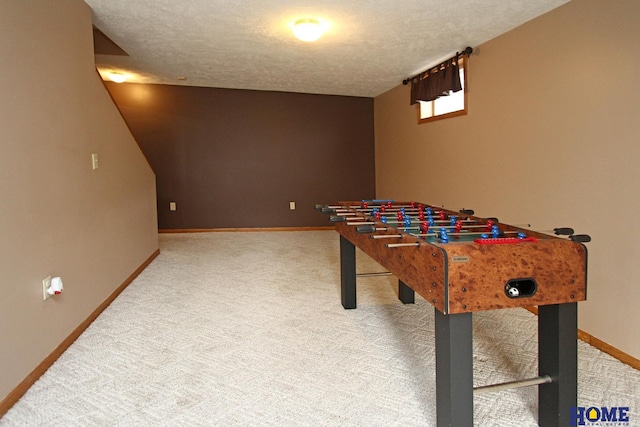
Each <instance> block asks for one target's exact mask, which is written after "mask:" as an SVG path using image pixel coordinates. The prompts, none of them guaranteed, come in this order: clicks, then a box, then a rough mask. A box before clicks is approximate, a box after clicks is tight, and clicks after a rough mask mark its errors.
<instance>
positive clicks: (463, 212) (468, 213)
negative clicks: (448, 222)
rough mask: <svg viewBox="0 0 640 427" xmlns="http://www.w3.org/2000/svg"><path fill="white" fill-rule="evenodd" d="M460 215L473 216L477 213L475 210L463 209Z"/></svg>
mask: <svg viewBox="0 0 640 427" xmlns="http://www.w3.org/2000/svg"><path fill="white" fill-rule="evenodd" d="M460 213H461V214H464V215H473V214H474V213H475V211H474V210H473V209H465V208H462V209H460Z"/></svg>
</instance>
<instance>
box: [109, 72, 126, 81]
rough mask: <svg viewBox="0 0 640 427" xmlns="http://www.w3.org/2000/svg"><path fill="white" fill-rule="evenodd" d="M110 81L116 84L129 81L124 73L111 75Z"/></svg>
mask: <svg viewBox="0 0 640 427" xmlns="http://www.w3.org/2000/svg"><path fill="white" fill-rule="evenodd" d="M109 80H111V81H112V82H115V83H122V82H124V81H125V80H127V76H126V75H125V74H122V73H109Z"/></svg>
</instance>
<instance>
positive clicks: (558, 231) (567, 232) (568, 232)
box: [553, 227, 574, 236]
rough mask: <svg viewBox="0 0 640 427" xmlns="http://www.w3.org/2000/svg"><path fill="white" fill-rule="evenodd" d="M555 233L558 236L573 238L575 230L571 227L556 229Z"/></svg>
mask: <svg viewBox="0 0 640 427" xmlns="http://www.w3.org/2000/svg"><path fill="white" fill-rule="evenodd" d="M553 232H554V233H556V234H557V235H558V236H571V235H572V234H573V233H574V231H573V228H571V227H560V228H554V229H553Z"/></svg>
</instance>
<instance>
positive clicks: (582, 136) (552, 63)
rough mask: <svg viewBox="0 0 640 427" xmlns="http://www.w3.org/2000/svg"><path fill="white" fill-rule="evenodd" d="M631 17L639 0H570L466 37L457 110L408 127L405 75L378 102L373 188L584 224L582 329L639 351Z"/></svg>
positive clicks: (638, 119) (635, 29)
mask: <svg viewBox="0 0 640 427" xmlns="http://www.w3.org/2000/svg"><path fill="white" fill-rule="evenodd" d="M638 16H640V2H638V1H637V0H616V1H606V0H574V1H572V2H570V3H568V4H566V5H564V6H561V7H560V8H558V9H555V10H553V11H551V12H549V13H547V14H546V15H543V16H541V17H539V18H537V19H535V20H533V21H530V22H528V23H526V24H524V25H522V26H520V27H518V28H516V29H514V30H512V31H510V32H509V33H506V34H504V35H502V36H500V37H498V38H496V39H493V40H491V41H489V42H487V43H485V44H482V45H480V46H476V47H475V52H474V55H473V56H472V57H471V59H470V70H469V114H468V115H467V116H463V117H458V118H452V119H447V120H441V121H437V122H433V123H429V124H422V125H417V124H416V111H415V109H414V107H410V106H409V105H408V100H409V92H408V87H406V86H402V85H400V86H398V87H396V88H394V89H392V90H391V91H389V92H387V93H384V94H382V95H380V96H379V97H377V98H376V99H375V109H374V110H375V132H376V186H377V197H378V198H395V199H398V200H399V199H414V200H420V201H424V202H427V203H430V204H435V205H445V206H446V207H448V208H451V209H460V208H463V207H464V208H472V209H475V211H476V214H478V215H481V216H497V217H498V218H500V220H501V221H503V222H507V223H511V224H523V223H530V224H532V227H533V228H534V229H538V230H549V229H552V228H554V227H557V226H571V227H574V228H575V230H576V232H578V233H587V234H590V235H591V236H592V238H593V241H592V242H591V243H589V244H588V245H587V246H588V249H589V273H588V274H589V284H588V301H587V302H584V303H581V304H580V305H579V306H580V309H579V326H580V328H581V329H583V330H584V331H586V332H587V333H589V334H591V335H593V336H595V337H597V338H599V339H601V340H603V341H605V342H607V343H609V344H611V345H613V346H615V347H617V348H619V349H620V350H622V351H625V352H627V353H629V354H630V355H632V356H634V357H636V358H640V335H638V332H637V331H638V330H640V310H639V309H638V307H639V305H640V280H639V279H640V262H639V261H638V260H639V259H640V245H639V244H638V237H639V231H640V222H639V221H638V220H637V219H636V216H637V213H638V212H640V197H639V195H640V165H639V160H640V142H639V138H640V137H639V135H640V114H639V111H640V108H639V107H640V83H639V82H640V80H639V79H638V71H639V70H640V58H639V57H638V55H636V54H635V52H636V51H637V49H638V48H637V44H638V42H639V41H640V27H639V26H638V25H637V20H638ZM462 47H463V46H461V48H462Z"/></svg>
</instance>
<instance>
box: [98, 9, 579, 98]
mask: <svg viewBox="0 0 640 427" xmlns="http://www.w3.org/2000/svg"><path fill="white" fill-rule="evenodd" d="M85 1H86V3H87V4H89V6H91V8H92V10H93V17H94V25H95V26H96V27H97V28H99V29H100V30H101V31H102V32H103V33H104V34H105V35H106V36H108V37H109V38H110V39H111V40H113V41H114V42H115V43H116V44H117V45H118V46H120V47H121V48H122V49H124V51H126V52H127V53H128V56H122V55H96V66H97V67H98V70H99V71H100V72H101V74H103V76H104V75H105V73H106V72H107V71H109V70H118V71H122V72H124V73H127V74H129V75H130V78H129V80H128V81H129V82H138V83H162V84H173V85H190V86H208V87H220V88H236V89H256V90H273V91H287V92H303V93H317V94H331V95H350V96H365V97H374V96H377V95H379V94H381V93H383V92H385V91H387V90H389V89H391V88H393V87H395V86H397V85H398V84H400V83H401V82H402V80H403V79H405V78H406V77H409V76H412V75H414V74H417V73H418V72H420V71H422V70H423V69H425V68H427V67H429V66H431V65H435V64H436V63H438V62H440V61H442V60H444V59H446V58H447V57H449V56H451V55H454V54H455V52H456V51H461V50H463V49H464V48H465V47H466V46H471V47H474V46H477V45H478V44H480V43H483V42H485V41H488V40H490V39H492V38H494V37H496V36H498V35H500V34H502V33H504V32H506V31H508V30H510V29H512V28H514V27H517V26H518V25H520V24H523V23H524V22H526V21H528V20H531V19H533V18H535V17H536V16H539V15H541V14H543V13H545V12H547V11H549V10H551V9H553V8H555V7H557V6H560V5H561V4H564V3H566V2H567V1H569V0H455V1H450V0H360V1H355V0H352V1H346V0H325V1H310V0H306V1H304V0H244V1H242V0H237V1H236V0H85ZM304 17H314V18H318V19H322V20H325V21H328V22H329V23H330V25H331V27H330V29H329V30H328V31H327V32H326V34H325V35H324V36H323V37H322V38H321V39H320V40H319V41H317V42H315V43H305V42H301V41H299V40H297V39H295V38H294V37H293V35H292V33H291V30H290V27H289V26H290V23H291V22H293V21H294V20H296V19H299V18H304ZM179 76H184V77H186V78H187V80H185V81H182V80H178V77H179Z"/></svg>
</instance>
